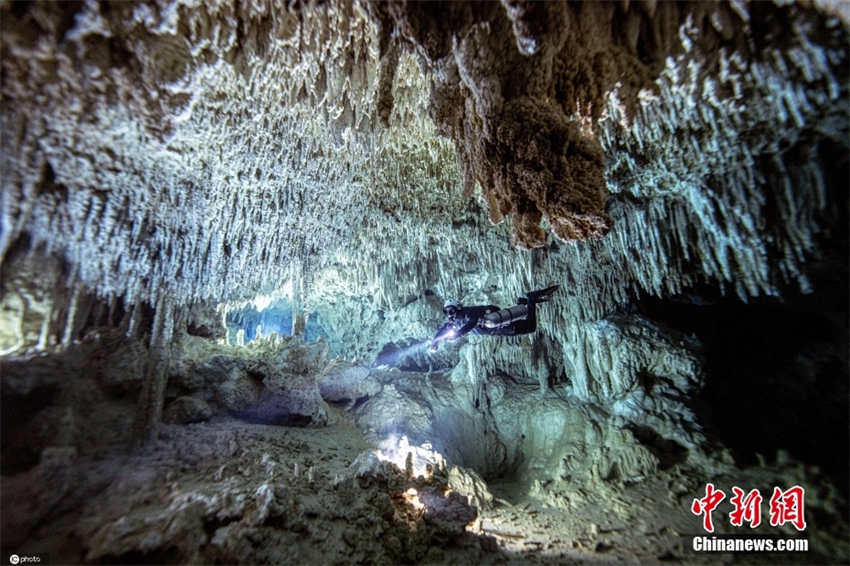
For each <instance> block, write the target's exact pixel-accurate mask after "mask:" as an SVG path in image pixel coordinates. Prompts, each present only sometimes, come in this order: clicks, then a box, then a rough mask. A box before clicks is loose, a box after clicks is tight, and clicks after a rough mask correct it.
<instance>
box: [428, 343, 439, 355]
mask: <svg viewBox="0 0 850 566" xmlns="http://www.w3.org/2000/svg"><path fill="white" fill-rule="evenodd" d="M436 351H437V343H436V342H431V345H430V346H428V352H430V353H432V354H433V353H434V352H436Z"/></svg>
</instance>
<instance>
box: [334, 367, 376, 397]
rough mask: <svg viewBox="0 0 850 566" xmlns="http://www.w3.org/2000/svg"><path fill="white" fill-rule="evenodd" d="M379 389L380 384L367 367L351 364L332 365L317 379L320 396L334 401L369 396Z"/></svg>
mask: <svg viewBox="0 0 850 566" xmlns="http://www.w3.org/2000/svg"><path fill="white" fill-rule="evenodd" d="M380 390H381V384H380V383H379V382H378V380H377V379H376V378H375V377H374V376H372V375H371V374H370V372H369V370H368V369H367V368H365V367H363V366H356V365H353V364H337V365H334V366H333V367H331V368H330V369H329V370H328V371H327V372H325V373H324V374H323V375H322V377H321V379H320V381H319V391H320V392H321V394H322V398H323V399H325V400H326V401H329V402H334V403H338V402H341V401H355V400H357V399H361V398H363V397H370V396H372V395H375V394H376V393H378V392H379V391H380Z"/></svg>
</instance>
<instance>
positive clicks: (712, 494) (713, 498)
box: [691, 483, 726, 533]
mask: <svg viewBox="0 0 850 566" xmlns="http://www.w3.org/2000/svg"><path fill="white" fill-rule="evenodd" d="M725 497H726V494H725V493H723V492H722V491H721V490H719V489H718V490H715V489H714V484H712V483H707V484H705V497H703V498H702V499H694V502H693V503H691V513H693V514H694V515H704V516H703V519H702V526H703V528H704V529H705V530H706V531H708V532H709V533H713V532H714V524H713V523H712V522H711V512H712V511H714V509H715V507H717V506H718V505H720V502H721V501H723V499H724V498H725Z"/></svg>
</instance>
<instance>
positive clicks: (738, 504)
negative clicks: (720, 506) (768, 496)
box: [729, 487, 762, 529]
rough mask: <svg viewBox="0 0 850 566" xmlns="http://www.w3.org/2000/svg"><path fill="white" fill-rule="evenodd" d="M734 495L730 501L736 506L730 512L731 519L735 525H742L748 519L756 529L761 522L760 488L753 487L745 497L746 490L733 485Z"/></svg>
mask: <svg viewBox="0 0 850 566" xmlns="http://www.w3.org/2000/svg"><path fill="white" fill-rule="evenodd" d="M732 491H733V492H734V494H735V495H734V496H732V499H730V500H729V502H730V503H731V504H732V505H734V506H735V510H734V511H732V512H731V513H729V520H730V522H731V523H732V526H733V527H740V526H741V525H743V524H744V521H747V522H748V523H749V524H750V528H751V529H754V528H756V527H758V526H759V525H760V524H761V502H762V496H761V493H759V490H757V489H753V490H750V492H749V493H748V494H747V496H746V497H744V490H743V489H741V488H740V487H733V488H732Z"/></svg>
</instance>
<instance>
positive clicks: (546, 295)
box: [428, 285, 560, 352]
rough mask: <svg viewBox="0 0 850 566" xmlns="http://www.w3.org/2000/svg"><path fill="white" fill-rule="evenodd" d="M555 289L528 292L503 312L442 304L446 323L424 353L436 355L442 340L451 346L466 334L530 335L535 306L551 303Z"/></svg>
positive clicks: (554, 286) (490, 307) (447, 302)
mask: <svg viewBox="0 0 850 566" xmlns="http://www.w3.org/2000/svg"><path fill="white" fill-rule="evenodd" d="M559 287H560V285H553V286H551V287H548V288H546V289H540V290H539V291H531V292H529V293H528V294H526V296H525V297H520V298H518V299H517V304H516V305H514V306H512V307H509V308H506V309H502V308H499V307H497V306H496V305H476V306H473V307H465V306H463V305H461V304H460V303H458V302H455V301H446V304H445V305H444V306H443V314H445V315H446V322H445V323H444V324H443V325H442V326H441V327H440V329H439V330H437V334H435V335H434V338H433V339H432V340H431V346H430V347H429V348H428V351H429V352H436V351H437V345H438V344H439V343H440V342H441V341H442V340H449V341H450V342H454V341H455V340H457V339H458V338H460V337H461V336H464V335H466V334H469V333H470V332H471V333H472V334H485V335H487V336H516V335H518V334H529V333H531V332H534V331H535V330H536V329H537V316H536V314H535V306H536V305H537V303H545V302H546V301H548V300H549V299H551V298H552V294H554V293H555V291H557V290H558V288H559Z"/></svg>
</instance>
